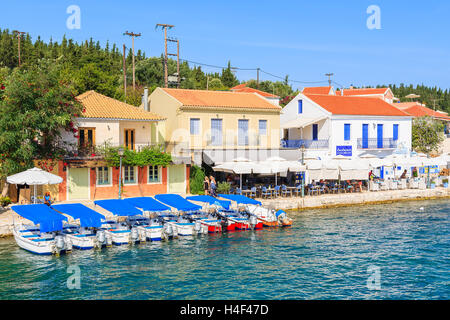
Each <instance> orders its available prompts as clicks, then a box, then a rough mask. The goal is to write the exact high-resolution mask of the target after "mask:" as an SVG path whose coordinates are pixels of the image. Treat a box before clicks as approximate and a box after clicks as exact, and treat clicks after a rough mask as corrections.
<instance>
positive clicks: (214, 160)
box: [202, 148, 298, 166]
mask: <svg viewBox="0 0 450 320" xmlns="http://www.w3.org/2000/svg"><path fill="white" fill-rule="evenodd" d="M282 151H283V150H280V149H262V148H253V149H223V148H222V149H209V150H203V152H202V160H203V162H205V163H206V164H207V165H209V166H217V165H219V164H222V163H225V162H230V161H233V160H235V159H237V158H246V159H248V160H249V161H264V160H267V159H268V158H271V157H276V156H280V153H281V152H282ZM284 158H286V157H284ZM297 159H298V158H296V159H295V160H297ZM289 160H291V159H289Z"/></svg>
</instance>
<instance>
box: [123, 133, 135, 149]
mask: <svg viewBox="0 0 450 320" xmlns="http://www.w3.org/2000/svg"><path fill="white" fill-rule="evenodd" d="M134 138H135V134H134V129H125V148H127V149H129V150H134Z"/></svg>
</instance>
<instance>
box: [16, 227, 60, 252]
mask: <svg viewBox="0 0 450 320" xmlns="http://www.w3.org/2000/svg"><path fill="white" fill-rule="evenodd" d="M13 235H14V240H16V243H17V245H18V246H19V247H20V248H22V249H24V250H26V251H28V252H31V253H34V254H39V255H52V254H53V253H54V248H55V240H54V239H53V240H47V241H33V240H31V239H33V238H24V237H23V235H21V234H19V233H18V232H17V231H16V230H13ZM36 238H37V237H36Z"/></svg>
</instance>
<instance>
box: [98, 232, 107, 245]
mask: <svg viewBox="0 0 450 320" xmlns="http://www.w3.org/2000/svg"><path fill="white" fill-rule="evenodd" d="M97 240H98V242H100V243H102V244H103V243H104V242H105V240H106V237H105V232H104V231H99V232H98V233H97Z"/></svg>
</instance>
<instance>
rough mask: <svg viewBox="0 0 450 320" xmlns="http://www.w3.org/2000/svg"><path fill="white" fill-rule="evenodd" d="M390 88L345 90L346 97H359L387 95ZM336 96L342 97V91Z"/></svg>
mask: <svg viewBox="0 0 450 320" xmlns="http://www.w3.org/2000/svg"><path fill="white" fill-rule="evenodd" d="M387 89H388V88H362V89H344V96H359V95H367V94H385V93H386V90H387ZM336 95H341V91H339V92H338V91H336Z"/></svg>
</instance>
